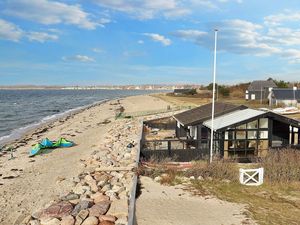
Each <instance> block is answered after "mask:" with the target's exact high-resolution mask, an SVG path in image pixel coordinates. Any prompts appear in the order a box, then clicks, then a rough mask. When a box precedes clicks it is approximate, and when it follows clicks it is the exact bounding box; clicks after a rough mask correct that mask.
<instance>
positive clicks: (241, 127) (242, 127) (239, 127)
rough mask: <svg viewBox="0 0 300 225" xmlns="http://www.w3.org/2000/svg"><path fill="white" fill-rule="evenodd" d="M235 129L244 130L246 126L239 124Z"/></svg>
mask: <svg viewBox="0 0 300 225" xmlns="http://www.w3.org/2000/svg"><path fill="white" fill-rule="evenodd" d="M236 129H246V124H241V125H239V126H238V127H236Z"/></svg>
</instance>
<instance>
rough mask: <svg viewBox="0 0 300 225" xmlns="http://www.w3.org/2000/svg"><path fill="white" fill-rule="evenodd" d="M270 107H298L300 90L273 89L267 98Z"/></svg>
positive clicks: (295, 88)
mask: <svg viewBox="0 0 300 225" xmlns="http://www.w3.org/2000/svg"><path fill="white" fill-rule="evenodd" d="M268 99H269V104H270V106H273V105H275V106H279V105H284V106H299V105H300V90H298V89H297V87H294V88H274V89H273V90H272V91H271V92H270V93H269V96H268Z"/></svg>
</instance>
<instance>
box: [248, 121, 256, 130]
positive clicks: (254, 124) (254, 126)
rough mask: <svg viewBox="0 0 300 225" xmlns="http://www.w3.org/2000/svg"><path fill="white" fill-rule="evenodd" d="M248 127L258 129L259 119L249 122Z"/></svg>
mask: <svg viewBox="0 0 300 225" xmlns="http://www.w3.org/2000/svg"><path fill="white" fill-rule="evenodd" d="M247 128H248V129H257V128H258V123H257V120H254V121H251V122H249V123H248V124H247Z"/></svg>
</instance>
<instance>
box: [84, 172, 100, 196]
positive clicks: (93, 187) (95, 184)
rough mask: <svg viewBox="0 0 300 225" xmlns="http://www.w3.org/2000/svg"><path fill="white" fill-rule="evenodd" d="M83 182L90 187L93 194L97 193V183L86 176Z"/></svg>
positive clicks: (89, 176)
mask: <svg viewBox="0 0 300 225" xmlns="http://www.w3.org/2000/svg"><path fill="white" fill-rule="evenodd" d="M84 181H85V182H86V183H87V184H88V185H89V186H90V187H91V190H92V191H94V192H97V191H98V187H97V182H96V180H94V178H93V177H92V176H91V175H86V176H85V177H84Z"/></svg>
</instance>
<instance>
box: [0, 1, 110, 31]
mask: <svg viewBox="0 0 300 225" xmlns="http://www.w3.org/2000/svg"><path fill="white" fill-rule="evenodd" d="M3 12H4V13H5V14H7V15H11V16H15V17H18V18H22V19H26V20H30V21H34V22H38V23H42V24H46V25H50V24H59V23H64V24H72V25H76V26H78V27H81V28H84V29H95V28H96V27H97V26H98V25H100V23H96V22H93V21H92V20H91V19H90V15H89V14H88V13H87V12H85V11H83V10H82V8H81V6H80V5H78V4H75V5H68V4H65V3H62V2H58V1H48V0H9V1H7V4H6V7H5V9H4V10H3ZM100 22H101V21H100ZM106 22H107V21H106Z"/></svg>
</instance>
